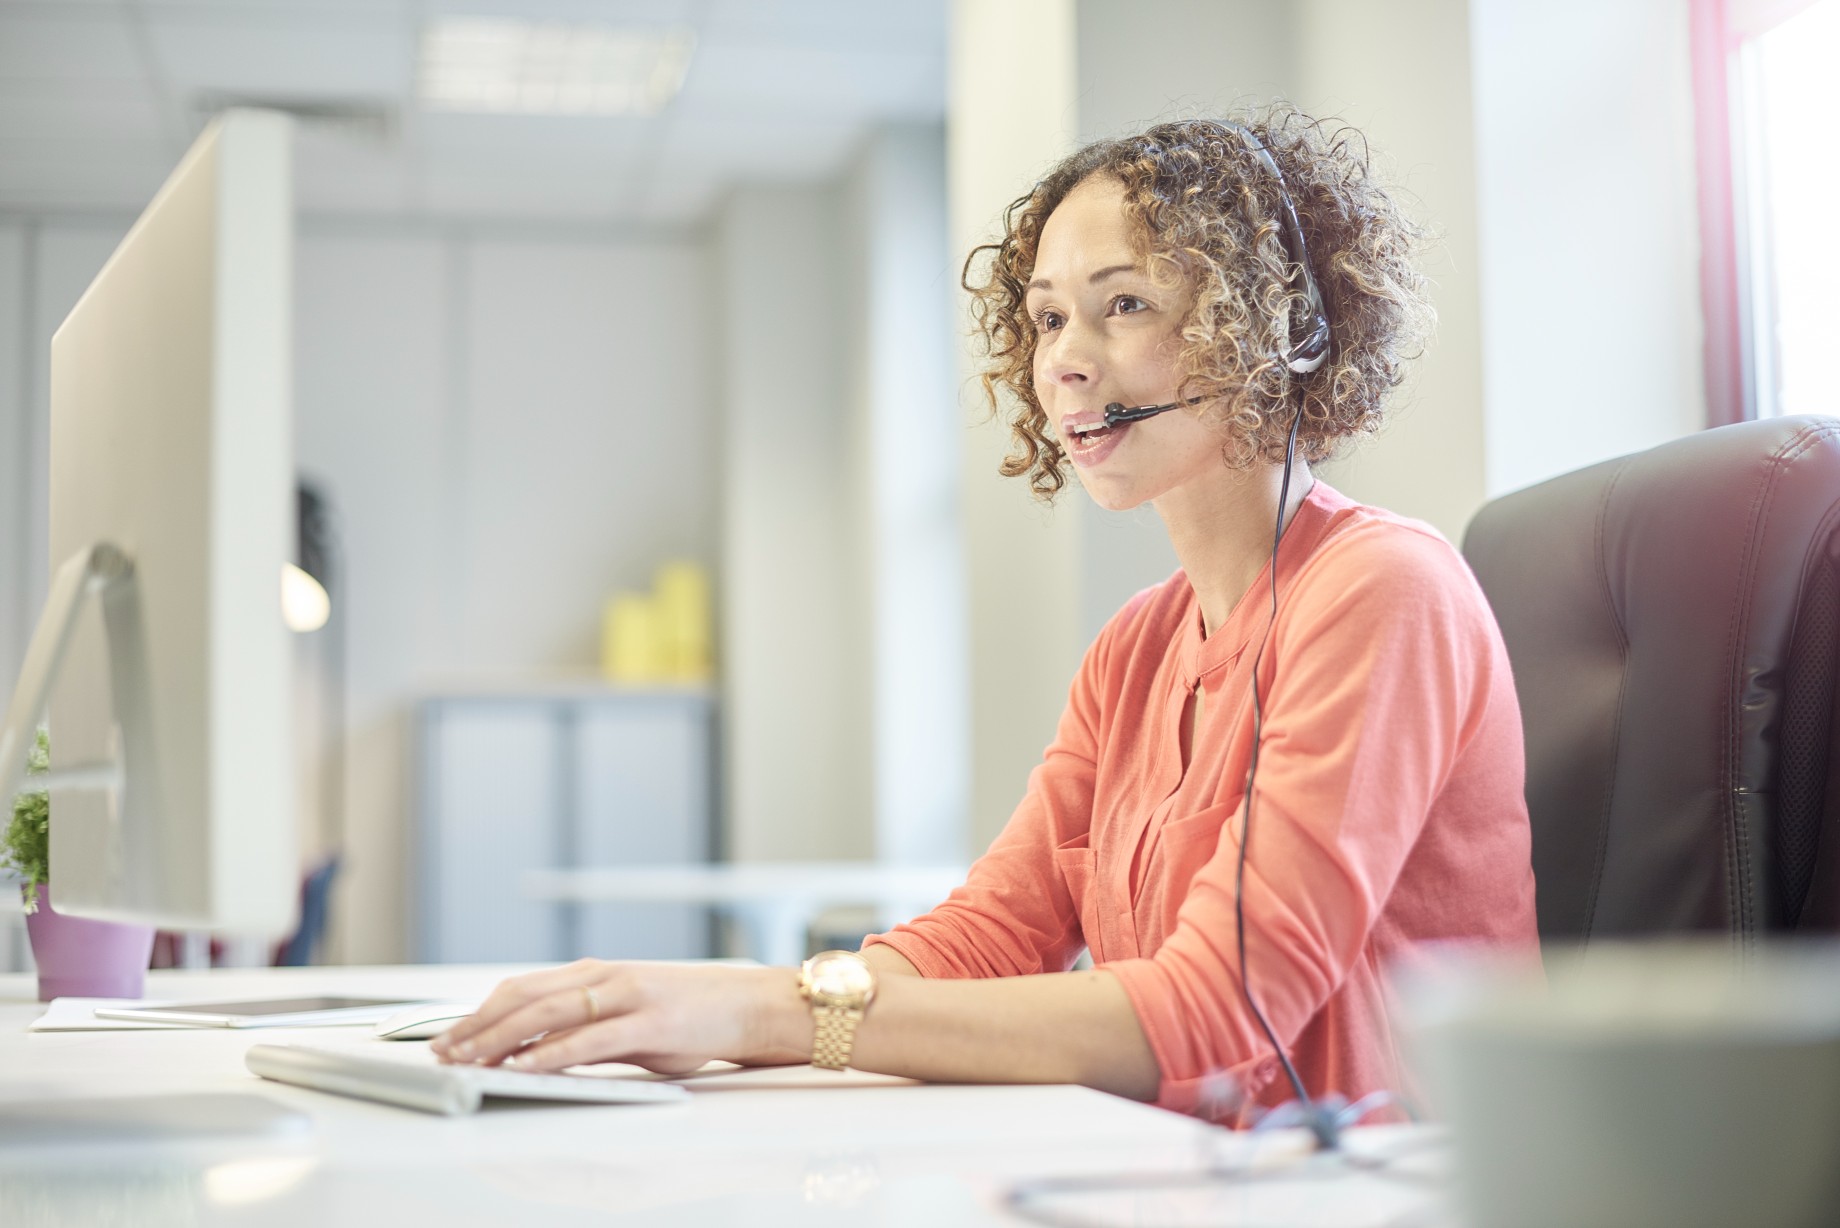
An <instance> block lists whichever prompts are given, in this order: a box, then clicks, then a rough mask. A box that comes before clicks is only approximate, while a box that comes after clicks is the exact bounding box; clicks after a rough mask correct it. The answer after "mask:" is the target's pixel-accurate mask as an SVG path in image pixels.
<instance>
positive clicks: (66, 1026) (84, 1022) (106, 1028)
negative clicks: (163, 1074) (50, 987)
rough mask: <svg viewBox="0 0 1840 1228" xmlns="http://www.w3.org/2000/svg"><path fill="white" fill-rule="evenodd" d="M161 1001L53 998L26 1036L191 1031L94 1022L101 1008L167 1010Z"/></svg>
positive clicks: (131, 1022)
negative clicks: (161, 1007) (118, 1007)
mask: <svg viewBox="0 0 1840 1228" xmlns="http://www.w3.org/2000/svg"><path fill="white" fill-rule="evenodd" d="M171 1005H172V1003H170V1002H168V1001H166V1000H165V999H161V1000H159V1001H157V1002H150V1001H147V1000H146V999H143V998H53V999H51V1002H50V1004H49V1005H47V1006H46V1007H45V1013H44V1014H42V1015H40V1016H39V1017H38V1018H37V1019H35V1020H33V1021H32V1024H31V1026H30V1027H28V1028H27V1029H26V1031H28V1032H176V1031H187V1030H192V1029H191V1025H188V1024H177V1023H143V1022H141V1021H140V1020H138V1019H98V1018H96V1008H97V1007H103V1006H127V1007H143V1006H171Z"/></svg>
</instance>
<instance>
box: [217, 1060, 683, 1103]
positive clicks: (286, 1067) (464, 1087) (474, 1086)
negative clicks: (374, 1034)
mask: <svg viewBox="0 0 1840 1228" xmlns="http://www.w3.org/2000/svg"><path fill="white" fill-rule="evenodd" d="M395 1052H396V1054H397V1055H396V1056H389V1057H385V1056H383V1055H381V1054H370V1053H366V1052H363V1051H362V1050H360V1049H356V1048H353V1047H335V1046H330V1045H253V1046H251V1047H250V1049H249V1051H248V1053H247V1054H246V1055H245V1056H244V1059H243V1064H244V1065H245V1066H247V1067H248V1068H249V1070H250V1073H252V1074H257V1075H261V1076H262V1077H263V1078H264V1079H273V1080H275V1081H277V1082H280V1083H292V1084H295V1085H296V1086H299V1087H311V1088H314V1089H315V1090H317V1091H322V1092H332V1093H334V1094H336V1095H340V1096H356V1097H359V1098H360V1099H364V1100H379V1101H382V1102H384V1103H385V1104H396V1105H401V1106H402V1107H404V1108H409V1109H420V1110H421V1111H422V1112H424V1113H441V1114H445V1115H447V1116H450V1117H453V1116H459V1115H461V1114H464V1113H471V1112H474V1111H476V1110H477V1109H478V1108H479V1106H480V1104H481V1103H483V1102H484V1100H485V1099H486V1097H488V1096H494V1097H501V1098H504V1099H513V1100H573V1101H587V1102H589V1103H593V1104H678V1103H682V1102H683V1101H685V1100H688V1099H689V1098H690V1093H689V1092H688V1091H686V1090H684V1088H682V1087H681V1086H679V1085H678V1084H676V1083H668V1082H664V1081H662V1080H660V1079H658V1078H656V1077H655V1076H650V1075H638V1074H625V1073H622V1074H542V1073H538V1072H536V1071H529V1070H516V1069H507V1068H506V1067H503V1066H447V1065H442V1064H440V1063H438V1062H436V1061H435V1060H434V1058H433V1055H432V1054H428V1053H426V1052H425V1051H424V1052H422V1053H416V1054H408V1055H403V1051H402V1050H401V1049H400V1048H398V1049H397V1050H396V1051H395Z"/></svg>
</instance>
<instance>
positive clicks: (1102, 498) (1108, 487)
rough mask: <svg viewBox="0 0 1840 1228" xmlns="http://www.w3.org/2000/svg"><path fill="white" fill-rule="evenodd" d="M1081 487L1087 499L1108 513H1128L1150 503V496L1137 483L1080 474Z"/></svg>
mask: <svg viewBox="0 0 1840 1228" xmlns="http://www.w3.org/2000/svg"><path fill="white" fill-rule="evenodd" d="M1080 485H1081V486H1082V487H1084V488H1085V490H1086V496H1087V498H1089V499H1091V500H1092V501H1093V502H1094V503H1096V504H1098V505H1099V506H1100V507H1102V508H1104V509H1105V510H1106V511H1108V512H1128V511H1131V510H1132V509H1133V508H1139V507H1142V506H1143V505H1144V504H1146V503H1148V502H1150V494H1149V492H1147V491H1144V490H1140V489H1138V488H1137V486H1136V484H1135V483H1126V482H1116V481H1106V480H1105V479H1104V478H1103V477H1100V476H1098V475H1093V476H1091V477H1088V476H1087V475H1086V474H1084V473H1082V474H1080Z"/></svg>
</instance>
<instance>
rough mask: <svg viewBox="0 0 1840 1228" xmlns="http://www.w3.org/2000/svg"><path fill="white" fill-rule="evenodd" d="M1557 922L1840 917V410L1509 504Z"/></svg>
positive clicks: (1689, 923)
mask: <svg viewBox="0 0 1840 1228" xmlns="http://www.w3.org/2000/svg"><path fill="white" fill-rule="evenodd" d="M1463 553H1464V555H1465V556H1466V557H1467V558H1468V559H1469V563H1470V566H1471V567H1472V568H1473V569H1474V570H1475V572H1476V576H1477V578H1478V579H1479V580H1481V582H1482V587H1483V590H1484V591H1485V592H1486V593H1487V594H1488V598H1489V602H1490V604H1491V605H1492V606H1493V607H1494V609H1495V617H1496V618H1497V619H1498V620H1499V621H1500V623H1501V630H1502V635H1503V637H1504V638H1505V640H1506V641H1507V646H1508V656H1509V658H1510V659H1511V660H1512V662H1513V666H1514V683H1515V687H1516V689H1517V690H1518V691H1519V694H1520V704H1521V717H1522V719H1523V721H1524V723H1525V726H1526V739H1527V806H1528V810H1529V811H1530V813H1531V815H1532V819H1533V864H1534V873H1535V877H1536V880H1537V883H1538V902H1539V922H1540V933H1541V935H1542V936H1543V937H1544V938H1546V939H1549V940H1553V939H1558V940H1574V941H1583V940H1588V939H1590V938H1593V937H1598V936H1621V935H1636V934H1650V933H1657V932H1667V931H1674V932H1678V931H1694V930H1698V931H1707V930H1710V931H1714V932H1717V931H1724V932H1728V933H1730V934H1732V935H1734V936H1735V937H1737V938H1738V939H1740V940H1748V939H1751V938H1754V937H1759V936H1762V935H1766V934H1780V933H1785V932H1795V931H1802V932H1808V931H1833V930H1836V929H1840V748H1837V747H1836V745H1835V742H1836V739H1837V738H1840V722H1837V721H1835V719H1834V707H1835V696H1836V670H1835V666H1836V661H1837V659H1840V419H1836V418H1813V417H1806V418H1777V419H1771V420H1768V421H1762V422H1744V423H1739V424H1737V425H1735V426H1726V427H1719V428H1717V429H1715V430H1709V431H1704V432H1701V433H1700V434H1697V435H1693V436H1690V437H1688V438H1685V439H1679V440H1675V441H1674V442H1672V443H1667V444H1663V445H1661V446H1660V447H1658V448H1651V449H1650V450H1648V451H1646V452H1639V453H1637V454H1635V455H1633V456H1625V457H1622V458H1620V459H1618V460H1612V461H1606V462H1604V463H1603V464H1600V465H1593V466H1591V467H1590V468H1588V469H1581V470H1579V471H1577V472H1575V473H1569V474H1566V475H1565V476H1563V477H1558V478H1554V479H1553V480H1551V481H1549V482H1543V483H1541V484H1540V485H1538V486H1533V487H1529V488H1528V489H1526V490H1521V491H1516V492H1515V493H1513V494H1510V495H1504V496H1503V497H1502V498H1500V499H1496V500H1495V501H1494V502H1492V503H1490V504H1488V505H1487V506H1486V507H1484V508H1483V509H1482V510H1481V511H1480V512H1478V513H1477V515H1476V518H1475V519H1474V520H1473V521H1471V522H1470V526H1469V530H1468V532H1467V533H1466V534H1465V535H1464V539H1463Z"/></svg>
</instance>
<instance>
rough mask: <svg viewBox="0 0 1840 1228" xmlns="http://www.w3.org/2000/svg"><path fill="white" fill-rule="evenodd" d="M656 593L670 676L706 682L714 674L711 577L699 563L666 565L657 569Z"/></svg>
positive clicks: (661, 634) (660, 636)
mask: <svg viewBox="0 0 1840 1228" xmlns="http://www.w3.org/2000/svg"><path fill="white" fill-rule="evenodd" d="M653 589H654V591H655V592H656V593H657V596H656V598H655V600H656V602H657V606H656V610H657V615H658V630H659V633H660V635H659V638H660V640H661V641H662V644H661V647H662V649H663V655H664V661H665V665H666V669H667V671H668V673H669V676H670V677H672V678H675V679H678V680H679V681H683V682H707V681H708V680H709V678H710V676H711V675H712V674H713V673H714V670H713V668H712V666H711V653H710V640H711V639H712V638H713V628H712V627H711V625H710V624H711V623H712V622H713V621H714V620H713V619H712V618H711V616H710V609H709V573H708V572H707V571H705V570H704V569H703V568H702V567H701V566H700V565H698V564H696V563H689V562H678V563H667V564H665V565H664V566H663V567H661V568H659V569H658V578H657V579H656V580H655V581H654V582H653Z"/></svg>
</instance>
